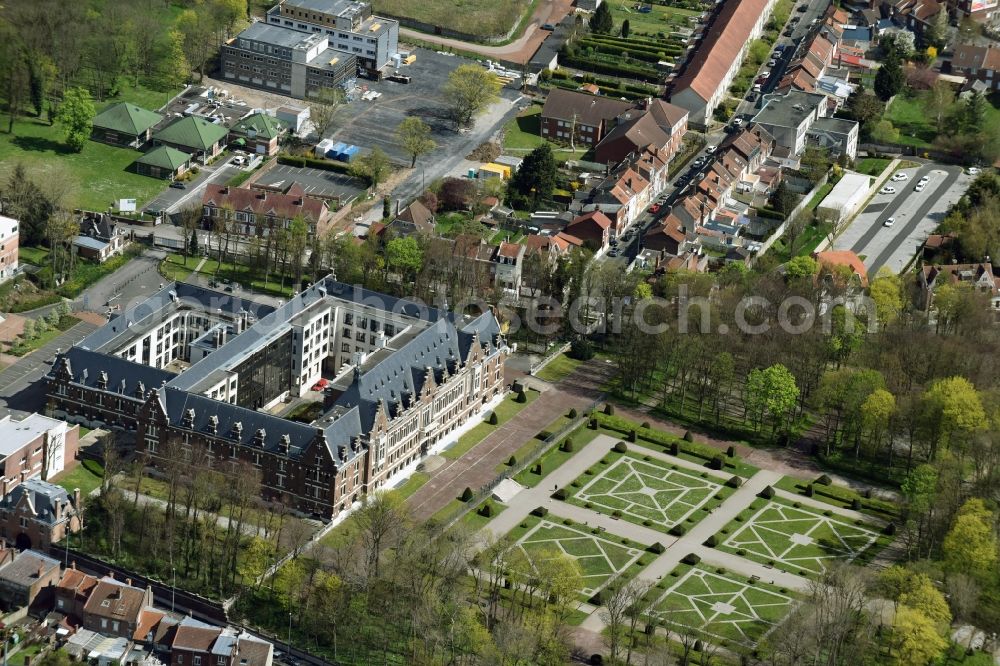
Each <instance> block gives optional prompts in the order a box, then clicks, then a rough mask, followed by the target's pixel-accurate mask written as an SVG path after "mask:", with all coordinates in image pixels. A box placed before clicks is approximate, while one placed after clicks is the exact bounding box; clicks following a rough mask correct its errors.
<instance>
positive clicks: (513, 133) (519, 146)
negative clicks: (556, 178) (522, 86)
mask: <svg viewBox="0 0 1000 666" xmlns="http://www.w3.org/2000/svg"><path fill="white" fill-rule="evenodd" d="M541 122H542V107H541V105H539V104H535V105H533V106H529V107H528V108H527V109H525V110H524V111H522V112H521V113H520V114H518V115H517V117H516V118H511V119H510V120H509V121H507V124H506V125H505V126H504V133H503V150H504V152H505V153H510V154H511V155H514V156H515V157H524V156H525V155H527V154H528V153H530V152H531V151H532V150H534V149H535V148H537V147H539V146H540V145H542V144H544V143H548V144H549V146H551V147H552V154H553V155H554V156H555V158H556V161H557V162H565V161H566V160H586V159H587V154H588V153H589V152H590V151H588V150H587V147H586V146H578V147H577V149H576V152H574V151H572V150H570V149H569V148H565V147H562V146H560V145H558V144H556V143H552V142H551V141H546V140H545V139H543V138H542V134H541Z"/></svg>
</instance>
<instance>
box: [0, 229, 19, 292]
mask: <svg viewBox="0 0 1000 666" xmlns="http://www.w3.org/2000/svg"><path fill="white" fill-rule="evenodd" d="M20 226H21V225H20V223H19V222H18V221H17V220H15V219H14V218H12V217H7V216H5V215H0V283H2V282H6V281H7V280H9V279H10V278H12V277H14V276H15V275H17V274H18V272H19V271H20V264H19V261H18V252H19V250H18V247H19V244H20V238H21V236H20V232H19V231H18V230H19V229H20Z"/></svg>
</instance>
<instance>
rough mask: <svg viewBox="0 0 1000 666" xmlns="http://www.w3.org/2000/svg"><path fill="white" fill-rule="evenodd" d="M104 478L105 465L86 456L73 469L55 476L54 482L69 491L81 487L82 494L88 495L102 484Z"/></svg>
mask: <svg viewBox="0 0 1000 666" xmlns="http://www.w3.org/2000/svg"><path fill="white" fill-rule="evenodd" d="M102 478H104V467H103V466H101V463H99V462H97V461H95V460H89V459H86V458H85V459H83V460H81V461H80V464H78V465H77V466H76V467H74V468H73V469H71V470H69V471H64V472H63V473H61V474H59V475H58V476H56V477H54V478H53V483H55V484H56V485H57V486H62V487H63V488H65V489H66V490H67V491H69V492H73V489H74V488H79V489H80V494H82V495H84V496H86V495H89V494H90V493H91V492H92V491H93V490H94V489H96V488H97V487H99V486H100V485H101V479H102Z"/></svg>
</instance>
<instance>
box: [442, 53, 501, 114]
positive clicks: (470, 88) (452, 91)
mask: <svg viewBox="0 0 1000 666" xmlns="http://www.w3.org/2000/svg"><path fill="white" fill-rule="evenodd" d="M500 87H501V85H500V79H498V78H497V75H496V74H494V73H493V72H490V71H489V70H487V69H484V68H483V67H480V66H479V65H461V66H459V67H457V68H455V69H454V70H452V72H451V73H450V74H449V75H448V81H447V82H446V83H445V84H444V88H443V93H444V101H445V105H446V106H447V107H448V109H449V110H450V111H451V116H452V118H453V119H454V120H455V122H456V123H457V124H458V125H459V126H463V127H464V126H466V125H470V124H472V119H473V118H475V117H476V116H477V115H479V114H480V113H481V112H483V111H485V110H486V107H488V106H489V105H490V104H492V103H493V102H495V101H496V100H497V99H499V97H500Z"/></svg>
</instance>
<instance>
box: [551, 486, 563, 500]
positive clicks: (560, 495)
mask: <svg viewBox="0 0 1000 666" xmlns="http://www.w3.org/2000/svg"><path fill="white" fill-rule="evenodd" d="M552 499H557V500H565V499H566V489H565V488H559V489H558V490H556V491H555V492H554V493H552Z"/></svg>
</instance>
